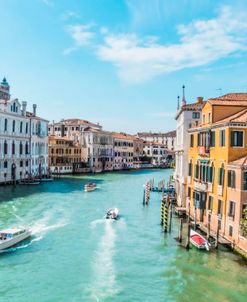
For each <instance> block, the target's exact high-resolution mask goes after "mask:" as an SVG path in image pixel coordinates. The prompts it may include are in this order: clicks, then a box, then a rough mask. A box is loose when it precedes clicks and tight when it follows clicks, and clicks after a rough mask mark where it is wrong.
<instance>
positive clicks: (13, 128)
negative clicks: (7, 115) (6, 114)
mask: <svg viewBox="0 0 247 302" xmlns="http://www.w3.org/2000/svg"><path fill="white" fill-rule="evenodd" d="M12 132H15V121H13V124H12Z"/></svg>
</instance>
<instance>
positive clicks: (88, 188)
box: [84, 182, 97, 192]
mask: <svg viewBox="0 0 247 302" xmlns="http://www.w3.org/2000/svg"><path fill="white" fill-rule="evenodd" d="M96 188H97V186H96V184H95V183H93V182H90V183H88V184H86V185H85V186H84V190H85V192H92V191H94V190H96Z"/></svg>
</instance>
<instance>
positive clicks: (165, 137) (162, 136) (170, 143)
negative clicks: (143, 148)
mask: <svg viewBox="0 0 247 302" xmlns="http://www.w3.org/2000/svg"><path fill="white" fill-rule="evenodd" d="M137 137H139V138H141V139H142V140H144V141H146V142H153V143H159V144H162V145H164V147H165V148H166V149H167V150H169V151H174V146H175V144H176V131H175V130H174V131H170V132H165V133H161V132H160V133H154V132H138V133H137Z"/></svg>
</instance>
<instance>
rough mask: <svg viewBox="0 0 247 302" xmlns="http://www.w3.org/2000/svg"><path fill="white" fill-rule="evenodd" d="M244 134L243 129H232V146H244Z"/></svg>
mask: <svg viewBox="0 0 247 302" xmlns="http://www.w3.org/2000/svg"><path fill="white" fill-rule="evenodd" d="M243 136H244V133H243V131H231V146H232V147H243V145H244V140H243Z"/></svg>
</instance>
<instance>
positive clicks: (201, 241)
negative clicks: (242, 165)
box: [190, 230, 211, 251]
mask: <svg viewBox="0 0 247 302" xmlns="http://www.w3.org/2000/svg"><path fill="white" fill-rule="evenodd" d="M190 242H191V244H192V245H194V246H195V247H196V248H198V249H200V250H207V251H209V250H210V246H211V244H210V243H209V242H208V240H207V239H205V238H204V237H203V236H202V235H200V234H199V233H197V232H195V231H193V230H190Z"/></svg>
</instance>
